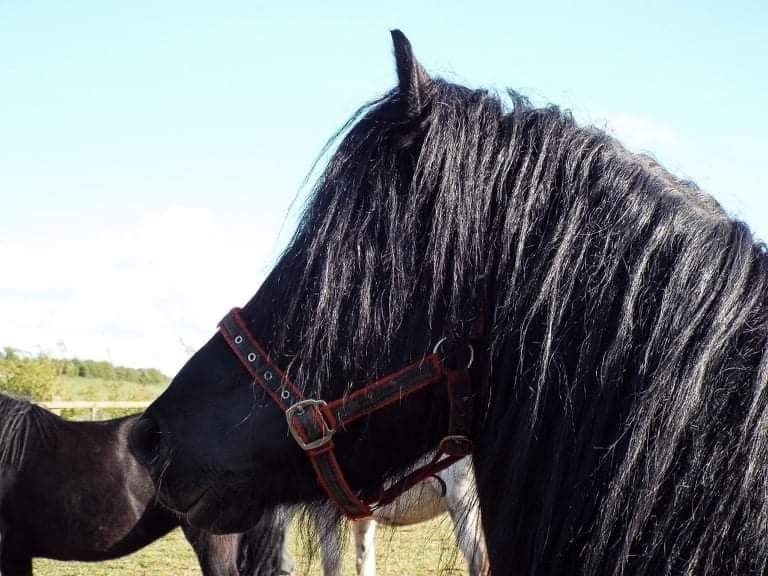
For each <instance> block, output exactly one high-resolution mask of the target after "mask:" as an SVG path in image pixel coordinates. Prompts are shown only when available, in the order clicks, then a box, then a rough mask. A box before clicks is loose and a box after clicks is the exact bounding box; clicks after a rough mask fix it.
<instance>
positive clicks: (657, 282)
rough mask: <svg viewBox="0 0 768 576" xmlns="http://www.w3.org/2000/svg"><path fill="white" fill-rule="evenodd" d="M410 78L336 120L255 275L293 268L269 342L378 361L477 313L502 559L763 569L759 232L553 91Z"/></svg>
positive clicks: (311, 358)
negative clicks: (326, 149)
mask: <svg viewBox="0 0 768 576" xmlns="http://www.w3.org/2000/svg"><path fill="white" fill-rule="evenodd" d="M407 96H408V95H406V94H403V93H402V91H398V90H395V91H394V92H392V93H390V94H388V95H386V96H384V97H383V98H381V99H380V100H377V101H375V102H373V103H372V104H370V105H368V106H366V107H364V108H363V109H362V110H360V111H359V113H358V114H357V115H356V116H355V117H354V118H353V119H352V120H350V122H349V124H348V125H347V126H346V127H345V128H344V130H343V138H341V140H340V142H339V143H338V145H337V148H336V150H335V153H334V154H333V155H332V157H331V158H330V160H329V163H328V166H327V168H326V170H325V171H324V173H323V174H322V175H321V177H320V179H319V181H318V183H317V185H316V188H315V190H314V192H313V195H312V197H311V198H310V201H309V203H308V205H307V208H306V212H305V215H304V218H303V220H302V223H301V225H300V227H299V229H298V231H297V233H296V236H295V237H294V239H293V241H292V243H291V245H290V247H289V248H288V250H287V252H286V254H285V259H286V260H285V262H286V266H285V268H284V274H285V276H280V277H277V278H276V277H273V278H272V279H271V280H272V282H271V285H272V286H274V287H277V288H279V289H280V290H283V289H284V287H286V286H287V285H288V284H287V283H288V282H295V279H296V278H299V279H300V283H299V286H298V289H295V290H294V288H296V287H295V286H294V285H290V288H291V290H290V292H291V294H292V296H291V297H292V298H293V300H292V302H291V305H290V307H289V309H291V310H292V311H293V313H292V314H291V315H290V316H289V317H287V318H282V319H281V321H282V324H281V325H280V326H279V327H277V328H276V332H275V334H274V335H273V342H272V345H273V346H275V347H276V348H277V349H282V350H283V351H284V352H285V353H286V354H291V355H294V354H295V357H296V358H298V359H301V360H300V361H299V360H297V361H296V362H295V363H294V364H293V365H291V368H290V370H291V372H292V376H293V378H294V379H295V381H296V382H298V383H299V385H301V386H303V387H304V388H307V389H310V388H313V387H316V386H320V384H316V383H318V382H324V381H326V378H324V376H327V375H328V374H330V373H332V372H333V371H334V369H337V368H338V367H339V366H341V368H342V369H344V370H347V371H348V372H355V373H358V374H359V373H361V371H362V372H369V373H371V374H377V373H380V372H382V371H383V370H385V369H386V368H388V367H390V366H389V365H388V362H389V361H390V355H389V354H388V351H390V349H391V347H392V346H394V345H395V344H393V343H394V342H399V341H402V340H403V337H404V335H405V334H409V333H410V332H411V331H412V330H415V329H416V328H415V327H416V326H421V327H422V328H421V330H422V332H423V331H424V330H425V328H424V327H426V331H427V334H424V335H423V337H424V339H425V340H426V341H432V342H434V341H435V340H436V339H437V337H439V336H440V335H441V333H442V331H443V330H444V328H445V326H463V325H464V326H465V325H467V323H471V322H473V321H474V320H475V319H476V317H477V315H478V310H479V309H482V310H483V311H484V314H485V316H486V326H487V328H486V332H485V335H486V344H487V346H486V349H485V351H484V352H485V355H486V362H487V364H488V366H489V367H490V378H489V381H488V383H487V386H488V390H486V393H487V394H488V395H489V396H490V397H491V398H492V400H491V401H490V402H489V408H488V410H487V411H486V412H485V416H484V421H483V422H482V423H481V427H480V429H479V431H478V435H479V440H480V441H479V445H480V446H481V448H480V449H479V451H478V453H477V454H476V461H477V462H478V463H482V464H483V466H482V467H481V468H482V469H483V470H485V472H484V473H481V474H480V477H479V482H480V491H481V493H482V492H483V491H485V492H486V495H487V496H488V498H486V499H490V501H493V502H494V510H493V511H491V512H490V514H491V516H493V515H495V516H496V517H497V518H502V517H503V518H505V521H504V522H503V523H495V525H496V526H500V527H501V528H502V529H503V533H502V532H501V530H497V532H496V533H488V534H487V535H486V536H487V539H488V541H489V547H490V548H491V553H492V555H493V549H497V550H498V549H499V548H500V547H502V546H503V547H504V548H505V557H506V556H508V559H507V560H505V562H506V563H501V564H500V565H499V564H497V565H496V566H498V567H499V568H500V570H501V571H498V570H499V568H496V569H497V573H499V574H507V573H513V572H515V573H517V572H516V571H517V570H519V573H525V574H534V573H547V574H573V573H574V571H575V570H577V571H578V573H580V574H585V575H586V574H589V575H596V574H601V575H603V574H623V573H631V574H654V575H655V574H690V575H692V574H696V575H701V574H747V573H749V574H758V573H760V570H762V569H763V567H764V566H765V565H766V559H767V558H768V538H767V534H766V528H767V527H768V510H767V509H766V503H767V502H768V498H767V496H768V479H767V478H766V470H767V469H768V441H767V438H768V431H767V429H766V422H768V414H767V413H766V409H767V407H768V406H767V404H766V399H767V398H768V396H767V394H766V389H765V382H766V379H767V377H768V375H767V374H766V371H767V370H768V356H766V354H765V349H766V339H767V338H768V323H767V322H766V312H765V305H764V298H765V296H764V295H765V293H766V283H767V282H768V266H767V264H768V261H767V260H766V254H765V250H764V248H763V247H762V245H760V244H757V243H755V241H754V240H753V238H752V236H751V233H750V231H749V229H748V228H747V227H746V226H745V225H744V224H743V223H741V222H738V221H734V220H732V219H731V218H729V217H728V216H727V215H726V214H725V213H724V211H723V210H722V209H721V208H720V207H719V206H718V204H717V203H716V202H715V201H714V200H712V199H711V198H710V197H709V196H707V195H706V194H704V193H703V192H701V191H700V190H698V188H696V186H695V185H693V184H691V183H689V182H685V181H681V180H679V179H677V178H675V177H674V176H672V175H671V174H669V173H668V172H666V171H665V170H664V169H663V168H662V167H660V166H659V165H658V164H657V163H655V162H654V161H653V160H651V159H649V158H648V157H645V156H641V155H636V154H633V153H630V152H629V151H627V150H626V149H625V148H623V147H622V146H621V144H619V143H618V142H617V141H616V140H614V139H613V138H611V137H610V136H609V135H607V134H605V133H604V132H602V131H600V130H598V129H594V128H589V127H587V128H585V127H580V126H579V125H577V123H576V122H575V121H574V120H573V118H572V117H571V116H570V114H569V113H567V112H564V111H562V110H560V109H558V108H556V107H546V108H535V107H533V106H531V105H530V104H529V103H528V102H527V101H526V100H525V99H524V98H522V97H520V96H519V95H517V94H516V93H514V92H511V93H510V94H509V99H508V101H505V100H504V99H502V98H500V97H499V96H498V95H496V94H493V93H490V92H486V91H482V90H469V89H467V88H464V87H461V86H457V85H454V84H451V83H448V82H445V81H442V80H431V81H430V82H429V86H428V90H426V91H424V94H423V96H424V102H423V106H420V107H418V108H417V109H416V110H414V109H413V107H412V106H410V102H406V100H407ZM404 104H408V106H404ZM404 110H406V111H405V112H404ZM294 294H295V296H293V295H294ZM274 297H275V298H278V297H280V298H283V297H285V296H283V294H282V293H281V294H280V295H277V294H275V295H274ZM334 366H335V367H334ZM499 455H503V457H500V456H499ZM479 468H480V467H479ZM483 512H484V514H486V516H488V513H487V512H486V510H484V511H483ZM493 524H494V522H493V518H490V521H489V522H487V525H488V526H491V525H493ZM576 567H579V568H576Z"/></svg>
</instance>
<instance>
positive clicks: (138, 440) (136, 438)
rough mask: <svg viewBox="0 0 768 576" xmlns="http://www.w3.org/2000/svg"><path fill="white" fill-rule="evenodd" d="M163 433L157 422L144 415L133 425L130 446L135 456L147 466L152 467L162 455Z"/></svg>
mask: <svg viewBox="0 0 768 576" xmlns="http://www.w3.org/2000/svg"><path fill="white" fill-rule="evenodd" d="M162 438H163V433H162V432H161V430H160V426H159V425H158V423H157V421H156V420H155V419H154V418H152V417H151V416H147V415H144V416H142V417H141V418H139V420H138V422H136V423H135V424H134V425H133V428H132V429H131V432H130V445H131V449H132V450H133V453H134V455H135V456H136V457H137V458H138V459H139V460H140V461H141V462H142V463H143V464H144V465H145V466H151V465H152V464H154V463H155V461H156V460H157V458H158V456H159V455H160V444H161V440H162Z"/></svg>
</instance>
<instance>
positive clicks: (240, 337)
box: [235, 336, 243, 344]
mask: <svg viewBox="0 0 768 576" xmlns="http://www.w3.org/2000/svg"><path fill="white" fill-rule="evenodd" d="M242 343H243V337H242V336H235V344H242Z"/></svg>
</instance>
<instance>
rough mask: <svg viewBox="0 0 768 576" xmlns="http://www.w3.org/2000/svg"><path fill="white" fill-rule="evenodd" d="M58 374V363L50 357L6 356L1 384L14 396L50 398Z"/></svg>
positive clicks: (1, 373) (35, 398) (0, 376)
mask: <svg viewBox="0 0 768 576" xmlns="http://www.w3.org/2000/svg"><path fill="white" fill-rule="evenodd" d="M56 374H57V368H56V364H55V363H54V362H52V361H51V360H49V359H48V358H14V359H10V360H9V359H7V358H6V359H5V360H3V362H2V368H0V386H2V389H3V391H5V392H9V393H10V394H13V395H14V396H19V397H22V398H28V399H32V400H48V399H50V398H51V397H53V393H54V390H55V388H56Z"/></svg>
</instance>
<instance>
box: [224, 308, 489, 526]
mask: <svg viewBox="0 0 768 576" xmlns="http://www.w3.org/2000/svg"><path fill="white" fill-rule="evenodd" d="M219 330H220V332H221V335H222V336H223V337H224V339H225V340H226V342H227V344H229V347H230V348H231V349H232V351H233V352H234V353H235V355H236V356H237V358H238V359H239V360H240V362H241V363H242V364H243V366H244V367H245V369H246V370H247V371H248V373H249V374H250V375H251V376H252V377H253V379H254V382H255V383H258V384H259V385H260V386H261V387H262V388H264V390H265V391H266V392H267V394H269V396H270V397H271V398H272V400H274V401H275V403H276V404H277V405H278V406H279V407H280V409H281V410H282V411H283V412H285V417H286V421H287V422H288V430H290V432H291V435H292V436H293V437H294V439H295V440H296V442H297V443H298V444H299V446H300V447H301V448H302V449H303V450H304V451H305V452H306V454H307V456H308V457H309V460H310V462H311V463H312V467H313V468H314V469H315V473H316V474H317V479H318V481H319V482H320V485H321V486H322V487H323V489H324V490H325V492H326V494H327V495H328V497H329V498H330V499H331V500H333V501H334V502H335V503H336V505H337V506H338V507H339V508H340V509H341V511H342V512H343V513H344V515H345V516H347V517H349V518H352V519H357V518H365V517H367V516H370V515H371V513H372V512H373V511H374V510H375V509H376V508H379V507H381V506H385V505H387V504H389V503H390V502H392V501H393V500H395V499H396V498H397V497H398V496H400V495H401V494H402V493H403V492H405V491H406V490H408V489H409V488H411V487H413V486H415V485H416V484H418V483H419V482H421V481H422V480H424V479H425V478H427V477H429V476H431V475H432V474H435V473H436V472H439V471H440V470H443V469H445V468H447V467H448V466H450V465H451V464H453V463H454V462H456V461H457V460H460V459H461V458H463V457H465V456H467V455H469V454H470V453H471V451H472V441H471V440H470V439H469V424H470V423H469V419H470V417H471V414H472V411H471V409H470V408H471V406H470V403H471V401H472V391H471V389H470V381H469V367H470V365H471V363H472V359H473V358H472V355H473V354H474V351H473V349H472V347H471V345H469V344H467V345H466V346H467V350H468V351H469V353H470V356H469V359H468V361H467V365H466V366H460V367H458V368H454V367H449V365H448V364H446V361H447V360H448V358H447V357H445V356H442V355H441V354H440V353H439V352H440V350H441V344H443V343H444V341H445V339H443V340H441V341H440V342H438V344H437V346H435V350H434V351H433V352H432V353H431V354H428V355H427V356H425V357H424V358H422V359H421V360H419V361H418V362H414V363H413V364H410V365H408V366H406V367H404V368H402V369H400V370H398V371H397V372H393V373H392V374H389V375H387V376H385V377H383V378H381V379H379V380H376V381H375V382H373V383H372V384H369V385H367V386H365V387H364V388H361V389H359V390H356V391H354V392H352V393H351V394H349V395H347V396H344V397H342V398H339V399H338V400H334V401H332V402H326V401H325V400H316V399H312V398H305V397H304V395H303V394H302V393H301V391H300V390H299V389H298V388H297V387H296V386H295V385H294V384H293V383H292V382H291V381H290V380H289V379H288V377H287V376H286V375H285V374H284V373H283V372H282V371H281V370H280V368H278V366H277V365H276V364H275V363H274V362H273V361H272V360H271V359H270V357H269V354H267V353H266V352H265V351H264V349H263V348H262V347H261V346H260V345H259V343H258V342H257V341H256V339H255V338H254V337H253V335H252V334H251V333H250V331H249V330H248V328H247V326H246V325H245V322H243V319H242V318H241V316H240V309H239V308H234V309H233V310H232V311H231V312H230V313H229V314H228V315H227V316H226V317H224V319H223V320H222V321H221V322H220V323H219ZM446 348H447V346H446ZM436 383H444V384H445V385H446V387H447V389H448V398H449V401H450V419H449V420H450V421H449V426H448V434H447V435H446V436H445V437H443V439H442V440H441V441H440V444H439V446H438V448H437V450H436V453H435V456H434V458H433V459H432V461H431V462H430V463H428V464H426V465H424V466H422V467H420V468H417V469H416V470H414V471H413V472H411V473H410V474H408V475H407V476H405V477H404V478H402V479H401V480H400V481H398V482H396V483H394V484H393V485H391V486H389V487H388V488H387V489H386V490H382V491H381V492H380V493H379V494H378V495H377V497H375V498H365V497H363V496H360V495H358V494H357V493H356V492H355V491H354V490H353V489H352V488H351V487H350V486H349V484H348V483H347V481H346V480H345V478H344V474H343V473H342V471H341V468H340V467H339V463H338V461H337V460H336V453H335V447H334V443H333V436H334V434H336V433H338V432H342V431H343V430H344V429H345V428H346V427H347V425H348V424H349V423H351V422H354V421H355V420H358V419H359V418H362V417H364V416H367V415H368V414H371V413H372V412H376V411H378V410H381V409H383V408H386V407H387V406H389V405H390V404H394V403H397V402H400V401H401V400H402V399H404V398H406V397H407V396H410V395H411V394H413V393H415V392H418V391H419V390H422V389H424V388H426V387H427V386H429V385H431V384H436Z"/></svg>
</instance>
